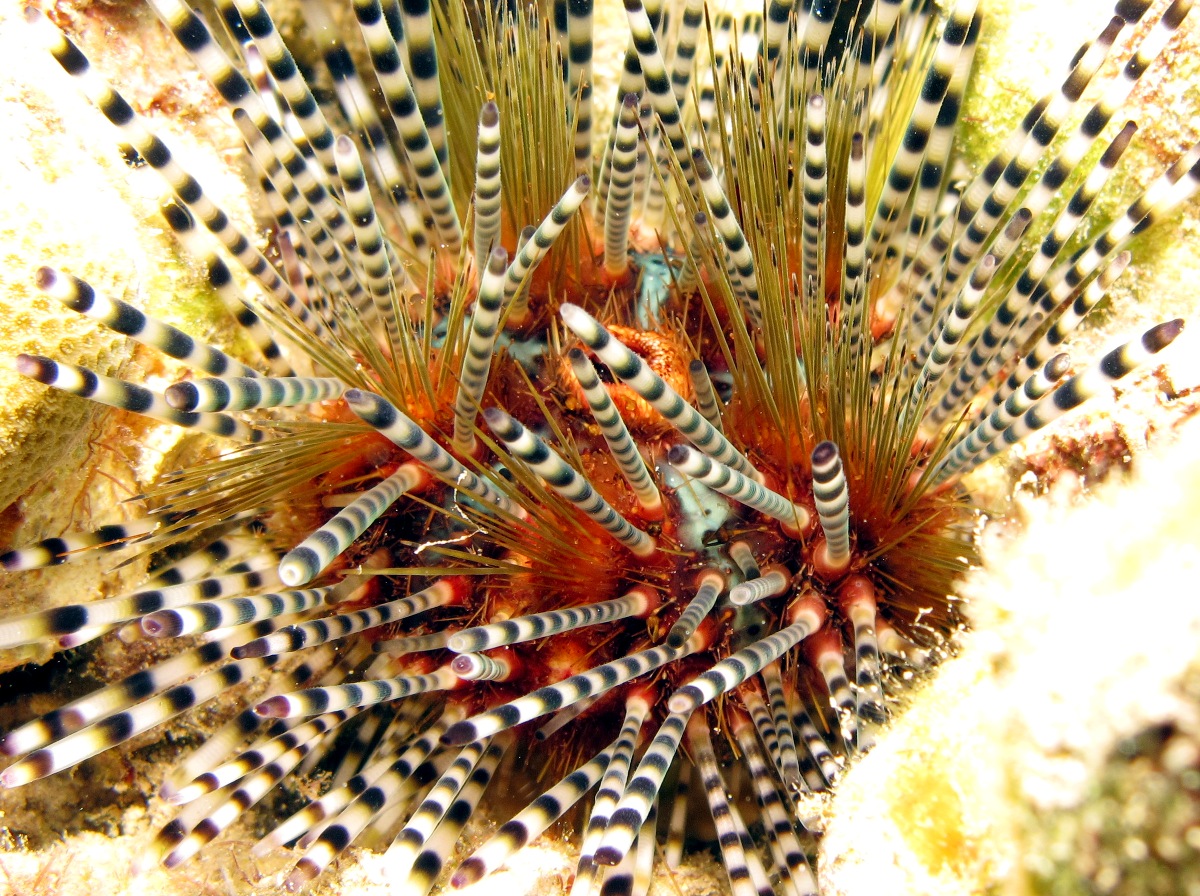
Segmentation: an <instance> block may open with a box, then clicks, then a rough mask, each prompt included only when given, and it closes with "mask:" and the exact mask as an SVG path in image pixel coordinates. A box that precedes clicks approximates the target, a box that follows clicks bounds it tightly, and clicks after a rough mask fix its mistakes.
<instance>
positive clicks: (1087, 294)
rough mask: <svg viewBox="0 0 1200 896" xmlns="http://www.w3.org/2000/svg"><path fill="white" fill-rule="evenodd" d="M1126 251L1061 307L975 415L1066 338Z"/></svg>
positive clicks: (1124, 261)
mask: <svg viewBox="0 0 1200 896" xmlns="http://www.w3.org/2000/svg"><path fill="white" fill-rule="evenodd" d="M1130 257H1131V256H1130V254H1129V252H1121V253H1120V254H1118V255H1117V256H1116V257H1115V258H1114V259H1113V260H1112V261H1111V262H1109V264H1108V265H1107V266H1106V267H1105V268H1104V269H1103V270H1102V271H1101V272H1100V274H1099V275H1098V276H1097V277H1096V278H1095V279H1094V280H1092V282H1091V283H1089V284H1088V285H1087V287H1086V288H1085V289H1084V290H1083V292H1081V293H1080V294H1079V295H1078V296H1076V297H1075V301H1074V302H1072V303H1071V304H1070V305H1068V306H1067V307H1066V308H1064V309H1062V310H1061V312H1060V313H1059V315H1058V317H1057V319H1055V320H1054V322H1053V323H1051V324H1050V327H1049V329H1047V330H1046V332H1045V334H1044V335H1043V336H1042V338H1041V339H1039V340H1038V342H1037V344H1036V345H1035V346H1034V347H1033V348H1032V349H1030V350H1029V351H1028V352H1027V353H1026V355H1025V357H1024V358H1022V359H1021V361H1020V362H1019V363H1018V364H1016V365H1015V366H1014V368H1013V371H1012V373H1010V374H1009V376H1008V379H1007V380H1005V381H1004V382H1003V383H1002V384H1001V385H1000V387H999V388H998V389H996V391H995V392H994V393H993V395H992V397H991V399H990V400H989V401H988V403H987V404H986V405H985V407H984V411H983V412H981V413H980V414H979V415H978V416H977V418H976V419H979V418H981V417H985V416H986V415H987V413H988V412H989V411H991V410H992V409H994V408H998V407H1000V406H1001V405H1003V404H1004V402H1005V400H1006V399H1007V398H1008V396H1009V394H1010V393H1012V392H1013V391H1015V390H1016V389H1017V388H1019V387H1020V385H1021V382H1022V377H1025V376H1027V375H1028V374H1030V373H1036V372H1037V371H1038V368H1039V367H1041V366H1042V364H1043V363H1044V362H1045V361H1046V360H1047V359H1048V358H1050V357H1051V356H1052V355H1053V354H1054V353H1055V352H1056V351H1057V350H1058V348H1059V346H1060V345H1062V343H1063V342H1064V341H1065V340H1066V338H1067V336H1069V335H1070V334H1071V332H1072V331H1073V330H1074V329H1075V327H1077V326H1078V325H1079V322H1080V321H1082V320H1083V318H1085V317H1086V316H1087V315H1088V314H1089V313H1090V312H1091V310H1092V309H1093V308H1095V307H1096V306H1097V305H1098V304H1099V303H1100V301H1101V300H1102V299H1103V298H1104V297H1105V296H1106V295H1107V294H1108V290H1109V289H1110V288H1111V287H1112V285H1113V284H1114V283H1115V282H1116V281H1117V279H1118V278H1119V277H1120V276H1121V274H1123V273H1124V272H1125V268H1126V267H1127V266H1128V265H1129V260H1130Z"/></svg>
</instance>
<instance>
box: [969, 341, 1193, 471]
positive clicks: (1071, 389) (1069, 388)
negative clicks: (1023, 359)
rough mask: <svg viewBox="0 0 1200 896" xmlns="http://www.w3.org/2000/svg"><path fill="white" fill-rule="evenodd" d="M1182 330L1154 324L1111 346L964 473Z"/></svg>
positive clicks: (1013, 426)
mask: <svg viewBox="0 0 1200 896" xmlns="http://www.w3.org/2000/svg"><path fill="white" fill-rule="evenodd" d="M1181 332H1183V321H1182V320H1181V319H1179V318H1176V319H1175V320H1171V321H1167V322H1165V323H1161V324H1157V325H1155V326H1153V327H1151V328H1150V329H1149V330H1147V331H1146V332H1145V333H1143V334H1142V336H1141V338H1140V339H1135V340H1132V341H1130V342H1127V343H1125V344H1124V345H1122V346H1120V347H1118V348H1115V349H1113V350H1112V351H1111V352H1109V353H1108V354H1106V355H1105V356H1104V357H1103V358H1101V359H1100V360H1099V361H1098V362H1096V363H1095V364H1094V365H1093V366H1092V367H1091V368H1090V369H1088V370H1085V371H1084V372H1083V373H1081V374H1078V375H1076V376H1073V377H1071V379H1069V380H1067V381H1066V382H1065V383H1063V384H1062V385H1061V386H1059V387H1058V388H1057V389H1055V390H1054V391H1053V392H1052V393H1050V394H1049V395H1046V396H1044V397H1042V398H1041V399H1039V400H1038V401H1037V402H1036V403H1035V404H1034V405H1033V407H1031V408H1030V409H1029V410H1027V411H1026V412H1025V413H1024V414H1022V415H1021V417H1019V418H1018V419H1017V420H1015V421H1013V423H1012V424H1011V425H1010V426H1009V427H1008V428H1007V429H1005V430H1004V432H1002V433H1001V434H1000V437H999V438H998V439H997V440H996V441H993V442H992V443H991V444H989V445H988V446H986V447H985V448H984V449H983V450H982V451H980V452H979V453H978V454H977V455H975V457H973V458H972V459H971V460H970V461H968V462H967V463H966V464H965V465H964V466H963V472H966V471H967V470H970V469H973V468H974V467H976V466H978V465H979V464H981V463H983V462H984V461H985V460H988V459H989V458H991V457H994V456H995V455H997V454H999V453H1000V452H1001V451H1003V450H1005V449H1006V448H1007V447H1009V446H1010V445H1015V444H1016V443H1017V442H1019V441H1021V440H1022V439H1024V438H1025V437H1027V436H1028V435H1030V434H1031V433H1034V432H1037V431H1038V430H1039V429H1041V428H1043V427H1044V426H1047V425H1049V424H1050V423H1051V422H1053V421H1054V420H1057V419H1058V418H1059V417H1061V416H1062V415H1063V414H1065V413H1067V412H1068V411H1071V410H1074V409H1075V408H1077V407H1079V405H1081V404H1083V403H1084V402H1085V401H1087V400H1088V399H1089V398H1092V397H1093V396H1095V395H1098V394H1100V392H1102V391H1103V390H1104V389H1105V388H1107V387H1108V386H1109V385H1110V384H1111V383H1115V382H1117V381H1118V380H1121V379H1123V378H1124V377H1126V376H1128V375H1129V374H1130V373H1132V372H1133V371H1134V370H1136V369H1137V368H1138V367H1140V366H1141V365H1142V364H1145V363H1146V362H1147V361H1149V360H1150V359H1151V358H1152V357H1153V356H1154V355H1156V354H1158V353H1159V352H1161V351H1162V350H1163V349H1165V348H1166V347H1167V346H1168V345H1170V344H1171V343H1172V342H1174V341H1175V337H1176V336H1178V335H1179V334H1180V333H1181Z"/></svg>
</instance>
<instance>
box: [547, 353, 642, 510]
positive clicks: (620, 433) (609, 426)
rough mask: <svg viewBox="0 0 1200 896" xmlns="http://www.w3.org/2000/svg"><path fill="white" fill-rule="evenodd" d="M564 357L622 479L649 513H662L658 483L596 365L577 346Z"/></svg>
mask: <svg viewBox="0 0 1200 896" xmlns="http://www.w3.org/2000/svg"><path fill="white" fill-rule="evenodd" d="M567 357H568V359H569V360H570V362H571V370H572V371H574V373H575V379H576V380H578V381H579V388H580V389H581V390H582V391H583V397H584V400H586V401H587V404H588V408H589V409H590V410H591V412H592V416H593V417H594V418H595V419H596V425H597V426H599V427H600V434H601V435H603V436H604V441H605V443H606V444H607V445H608V450H609V452H610V453H611V454H612V457H613V460H614V461H616V464H617V468H618V469H619V470H620V471H621V474H622V475H623V476H624V477H625V481H626V482H628V483H629V487H630V488H631V489H633V493H634V495H635V496H636V497H637V499H638V503H639V504H641V505H642V508H643V509H644V510H645V511H646V512H647V513H648V514H650V515H652V516H656V517H661V516H662V507H663V504H662V496H661V495H660V494H659V492H658V486H656V485H655V484H654V480H653V479H652V478H651V477H650V471H649V470H648V469H647V468H646V461H645V460H644V459H643V458H642V455H641V453H640V452H639V451H638V449H637V445H636V444H635V443H634V441H633V438H632V436H630V435H629V429H628V428H627V427H626V426H625V421H624V420H623V419H622V418H621V412H620V411H618V410H617V406H616V405H615V404H613V400H612V398H610V397H609V394H608V390H607V389H606V388H605V387H604V384H603V383H601V382H600V377H599V376H597V375H596V368H595V367H593V366H592V362H591V361H589V360H588V357H587V355H586V354H584V353H583V351H581V350H580V349H577V348H574V349H571V350H570V351H569V352H568V353H567Z"/></svg>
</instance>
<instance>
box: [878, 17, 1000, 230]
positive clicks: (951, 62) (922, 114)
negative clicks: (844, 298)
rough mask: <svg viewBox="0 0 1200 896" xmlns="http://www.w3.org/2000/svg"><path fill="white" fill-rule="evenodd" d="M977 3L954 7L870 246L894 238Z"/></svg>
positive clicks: (884, 194)
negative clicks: (894, 230) (892, 236)
mask: <svg viewBox="0 0 1200 896" xmlns="http://www.w3.org/2000/svg"><path fill="white" fill-rule="evenodd" d="M976 6H977V3H976V2H975V0H966V2H962V3H959V4H956V5H955V7H954V8H953V10H951V13H950V19H949V21H948V22H947V23H946V27H945V30H944V31H943V32H942V36H941V39H940V40H939V41H938V44H937V46H936V48H935V49H934V56H933V60H932V63H931V65H930V67H929V70H928V72H927V74H926V76H925V81H924V83H923V84H922V85H921V92H920V94H919V96H918V97H917V102H916V105H915V107H914V108H913V112H912V115H911V116H910V117H909V120H908V126H907V128H906V129H905V133H904V137H903V139H902V140H901V143H900V149H899V150H898V151H897V153H896V157H895V159H894V160H893V162H892V167H891V170H890V171H889V172H888V176H887V180H886V181H885V183H884V186H883V191H882V192H881V194H880V197H879V202H878V204H877V206H876V208H875V214H874V216H873V218H872V221H871V229H870V238H869V240H868V245H871V246H874V247H879V248H882V247H884V246H886V245H887V243H888V242H889V241H890V237H891V234H892V231H893V229H894V228H895V226H896V222H897V221H898V219H899V218H900V213H901V212H902V211H903V208H904V205H905V203H906V202H907V200H908V196H909V193H910V191H911V189H912V185H913V183H914V181H915V180H916V177H917V174H918V172H919V169H920V163H921V158H922V157H923V156H924V154H925V149H926V147H927V146H928V144H929V137H930V134H931V133H932V131H933V127H934V125H935V123H936V121H937V113H938V109H940V108H941V105H942V100H943V98H944V97H945V95H946V91H947V89H948V88H949V86H950V81H951V78H952V77H953V75H954V68H955V64H956V63H957V61H958V57H959V54H960V53H961V52H962V50H963V45H964V44H965V43H966V41H967V37H968V34H969V32H970V27H971V21H972V19H973V18H974V17H975V8H976Z"/></svg>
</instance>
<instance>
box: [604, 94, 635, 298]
mask: <svg viewBox="0 0 1200 896" xmlns="http://www.w3.org/2000/svg"><path fill="white" fill-rule="evenodd" d="M637 107H638V96H637V94H635V93H631V94H628V95H627V96H625V97H624V98H623V99H622V100H621V109H620V113H619V115H618V118H617V129H616V133H615V134H614V136H613V148H612V154H611V155H610V156H609V164H610V166H611V169H612V174H611V175H610V180H609V184H608V195H607V196H606V197H604V199H605V200H606V201H605V203H604V269H605V270H606V271H608V272H609V273H610V274H613V275H617V274H621V273H623V272H624V271H625V270H626V269H627V268H628V267H629V257H628V248H629V225H630V224H631V223H632V211H633V172H634V169H635V168H636V167H637V148H638V129H637Z"/></svg>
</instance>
